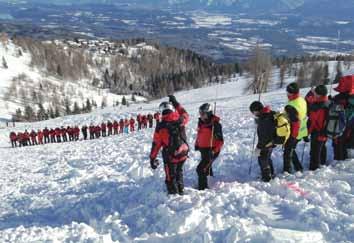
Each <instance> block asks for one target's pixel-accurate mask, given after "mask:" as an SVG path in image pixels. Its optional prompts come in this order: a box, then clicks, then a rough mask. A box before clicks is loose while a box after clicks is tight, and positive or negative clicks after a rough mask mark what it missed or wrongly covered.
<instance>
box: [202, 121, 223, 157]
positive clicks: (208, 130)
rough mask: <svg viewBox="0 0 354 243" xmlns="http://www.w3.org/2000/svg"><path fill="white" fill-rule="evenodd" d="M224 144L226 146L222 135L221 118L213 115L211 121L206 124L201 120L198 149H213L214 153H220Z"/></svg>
mask: <svg viewBox="0 0 354 243" xmlns="http://www.w3.org/2000/svg"><path fill="white" fill-rule="evenodd" d="M213 127H214V129H213ZM212 130H213V138H212ZM211 140H213V141H211ZM211 142H212V144H211ZM223 144H224V138H223V134H222V127H221V124H220V118H219V117H217V116H214V115H213V116H212V117H211V119H210V120H209V121H206V122H204V121H203V120H201V119H200V118H199V122H198V132H197V139H196V141H195V146H196V147H198V148H212V149H213V152H214V153H220V151H221V148H222V146H223Z"/></svg>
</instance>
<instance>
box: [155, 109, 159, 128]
mask: <svg viewBox="0 0 354 243" xmlns="http://www.w3.org/2000/svg"><path fill="white" fill-rule="evenodd" d="M154 119H155V121H156V125H157V124H158V123H159V122H160V113H159V112H156V113H155V114H154Z"/></svg>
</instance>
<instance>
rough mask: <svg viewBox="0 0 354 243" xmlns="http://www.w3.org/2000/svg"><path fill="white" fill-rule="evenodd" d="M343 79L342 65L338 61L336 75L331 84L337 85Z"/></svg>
mask: <svg viewBox="0 0 354 243" xmlns="http://www.w3.org/2000/svg"><path fill="white" fill-rule="evenodd" d="M342 77H343V72H342V65H341V63H340V62H339V61H338V62H337V74H336V77H335V78H334V81H333V83H334V84H336V83H339V80H340V79H341V78H342Z"/></svg>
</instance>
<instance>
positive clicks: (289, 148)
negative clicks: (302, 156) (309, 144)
mask: <svg viewBox="0 0 354 243" xmlns="http://www.w3.org/2000/svg"><path fill="white" fill-rule="evenodd" d="M290 141H291V139H288V141H287V142H286V143H285V146H284V155H283V159H284V168H283V171H284V172H288V173H291V165H293V166H294V169H295V171H302V170H303V168H302V165H301V163H300V161H299V158H298V156H297V154H296V146H297V144H298V142H299V141H296V142H295V143H290Z"/></svg>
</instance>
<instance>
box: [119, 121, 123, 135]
mask: <svg viewBox="0 0 354 243" xmlns="http://www.w3.org/2000/svg"><path fill="white" fill-rule="evenodd" d="M123 129H124V120H123V119H120V120H119V133H123Z"/></svg>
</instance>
